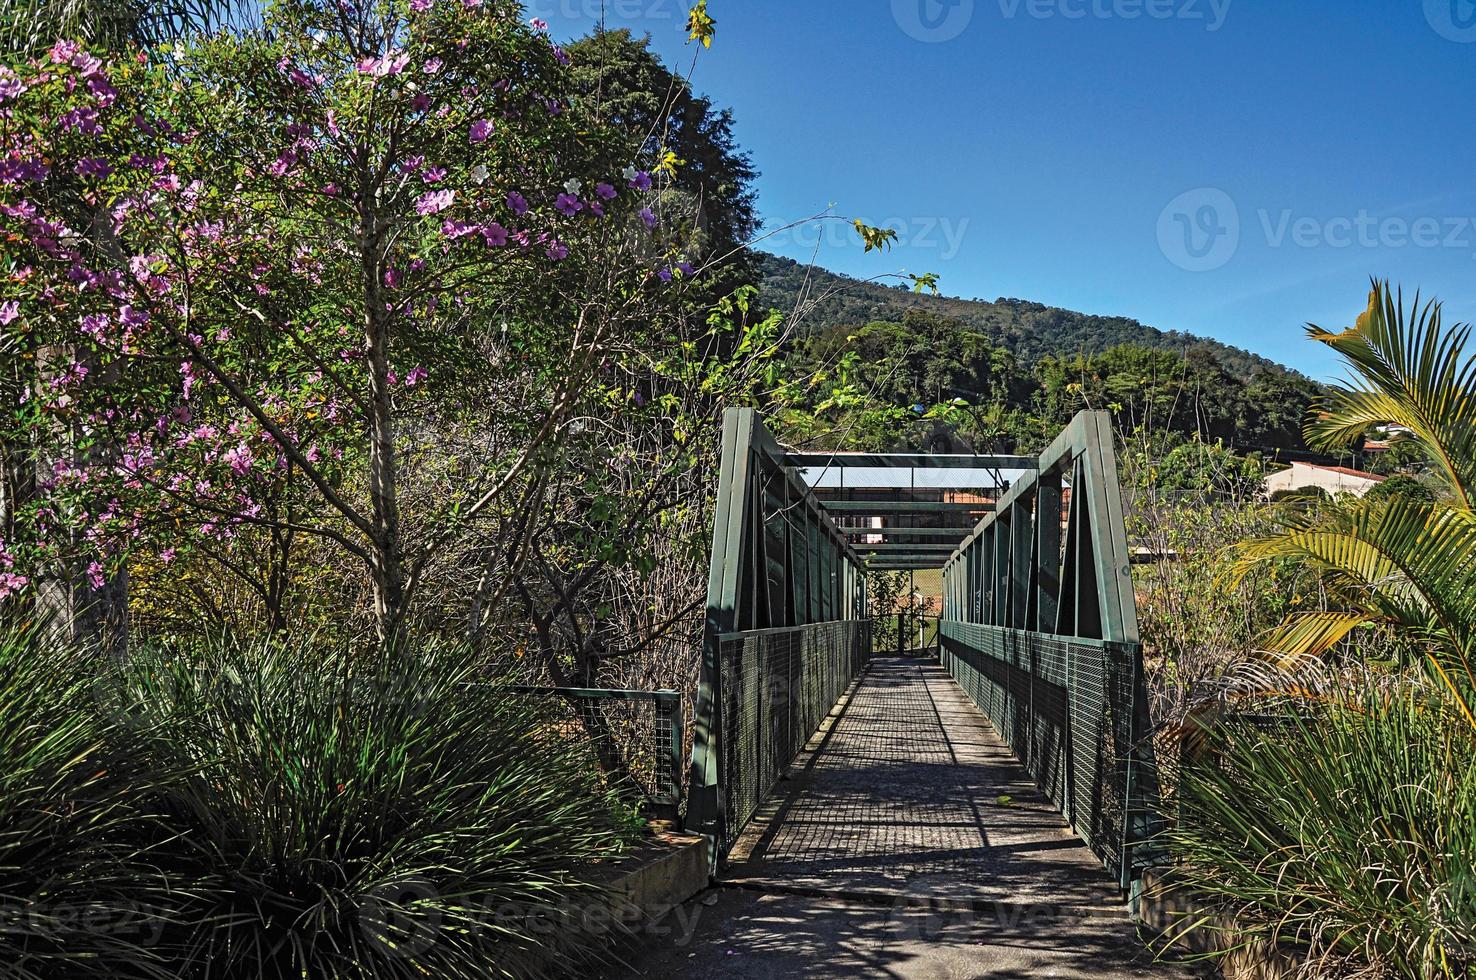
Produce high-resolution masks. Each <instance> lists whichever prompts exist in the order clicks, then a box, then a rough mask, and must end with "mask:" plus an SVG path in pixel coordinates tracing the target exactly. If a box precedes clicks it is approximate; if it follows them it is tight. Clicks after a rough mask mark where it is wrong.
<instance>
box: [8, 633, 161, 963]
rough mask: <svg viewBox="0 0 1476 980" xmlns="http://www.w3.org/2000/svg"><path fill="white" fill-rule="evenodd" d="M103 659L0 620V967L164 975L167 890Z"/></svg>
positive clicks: (144, 784) (142, 785)
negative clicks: (109, 701)
mask: <svg viewBox="0 0 1476 980" xmlns="http://www.w3.org/2000/svg"><path fill="white" fill-rule="evenodd" d="M104 670H106V667H105V665H103V664H101V663H99V661H98V660H97V659H96V658H94V657H91V656H88V655H85V654H83V653H82V652H80V651H78V650H76V649H74V648H72V647H70V646H68V645H67V644H65V643H63V642H61V641H60V640H58V639H57V638H56V637H54V636H52V635H51V634H50V633H49V632H48V631H46V630H45V629H44V628H41V627H38V626H34V625H32V626H20V627H17V626H13V625H12V626H8V627H0V974H3V975H4V976H7V977H16V978H21V980H48V978H60V977H79V976H80V977H86V976H106V977H125V976H150V975H154V976H165V975H166V974H165V973H163V972H162V971H161V963H160V961H159V959H158V957H157V956H156V954H155V952H154V949H153V947H154V945H155V942H156V940H157V939H158V936H159V933H160V931H161V929H162V921H161V916H162V915H164V914H165V913H166V910H167V906H166V904H165V896H164V895H163V893H162V892H161V890H160V889H158V888H157V887H156V885H157V883H158V882H157V879H155V878H154V877H153V876H152V875H151V873H150V872H149V870H148V869H149V856H148V854H147V853H146V851H147V848H148V845H149V842H150V840H157V839H158V835H157V833H155V832H154V831H152V830H149V829H148V825H149V821H148V816H147V813H146V810H145V809H142V808H141V807H140V802H139V801H140V796H141V794H145V793H146V792H147V790H148V786H149V779H148V776H147V775H146V774H145V773H141V772H139V771H136V769H135V767H134V765H133V762H132V760H131V758H130V754H129V749H130V745H129V740H128V737H127V733H126V732H125V731H123V730H121V729H119V728H118V726H117V725H116V724H115V719H114V717H113V716H112V715H111V714H110V713H109V712H107V711H105V710H103V708H102V702H101V701H100V700H99V699H98V698H96V697H95V696H94V695H95V694H96V693H97V690H98V688H97V684H98V678H99V677H100V676H101V674H100V671H104Z"/></svg>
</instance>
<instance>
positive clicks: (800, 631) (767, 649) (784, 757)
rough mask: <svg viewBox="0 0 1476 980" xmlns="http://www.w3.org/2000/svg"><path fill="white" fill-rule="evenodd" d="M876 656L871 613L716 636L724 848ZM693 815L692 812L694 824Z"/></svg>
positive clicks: (719, 807) (723, 849)
mask: <svg viewBox="0 0 1476 980" xmlns="http://www.w3.org/2000/svg"><path fill="white" fill-rule="evenodd" d="M870 658H871V623H870V621H869V620H844V621H839V622H830V623H813V624H810V625H808V626H794V627H787V628H780V629H767V630H752V631H749V632H745V633H728V634H725V635H722V636H720V637H718V661H719V667H720V670H721V678H720V690H721V692H722V694H721V700H722V703H721V711H720V712H719V717H720V719H721V722H720V724H721V731H720V733H719V740H718V744H719V745H721V746H723V747H724V750H723V751H722V753H721V755H720V756H719V757H718V758H717V759H715V760H714V761H715V762H717V763H718V765H719V778H718V781H717V787H718V794H717V799H716V801H715V802H716V806H717V812H716V813H714V814H712V815H711V816H713V817H717V818H718V819H717V820H716V821H715V822H713V825H714V826H715V827H716V828H717V829H716V831H715V834H714V836H715V839H716V841H717V843H718V849H719V850H720V851H721V852H723V853H726V852H727V850H728V848H729V847H730V846H731V845H732V843H733V842H734V841H735V840H737V839H738V835H739V834H741V833H742V831H743V828H744V827H745V826H746V825H747V824H748V821H749V820H750V819H752V817H753V815H754V813H755V812H757V810H758V808H759V806H760V804H762V803H763V801H764V798H765V797H767V796H768V794H769V791H770V790H772V789H773V788H774V785H775V784H776V783H778V782H779V780H780V778H781V777H782V776H783V775H784V772H785V770H786V769H788V767H789V764H790V763H791V762H793V761H794V759H795V757H796V756H797V755H799V753H800V750H801V749H803V748H804V747H805V743H807V742H808V741H809V740H810V737H811V736H812V735H814V734H815V732H816V731H818V730H819V728H820V724H821V723H822V722H823V721H824V720H825V718H826V717H827V716H828V715H829V714H830V712H831V710H832V709H834V708H835V706H836V704H837V703H838V702H839V701H840V699H841V696H842V695H843V694H845V692H846V689H847V688H848V687H850V685H851V682H852V681H854V680H855V679H856V677H857V676H859V675H860V673H861V671H862V669H863V668H864V667H865V666H866V662H867V661H868V660H869V659H870ZM693 817H697V818H698V819H700V815H697V814H689V821H688V823H689V825H690V824H691V823H692V819H691V818H693Z"/></svg>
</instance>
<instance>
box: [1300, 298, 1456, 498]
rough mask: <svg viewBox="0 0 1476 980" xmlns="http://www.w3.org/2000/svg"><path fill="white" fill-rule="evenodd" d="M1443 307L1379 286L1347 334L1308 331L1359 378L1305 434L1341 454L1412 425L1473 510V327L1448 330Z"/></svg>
mask: <svg viewBox="0 0 1476 980" xmlns="http://www.w3.org/2000/svg"><path fill="white" fill-rule="evenodd" d="M1441 318H1442V312H1441V306H1440V304H1439V303H1437V302H1434V301H1430V302H1427V303H1425V304H1424V305H1421V303H1420V299H1419V296H1418V295H1416V296H1415V299H1414V302H1413V303H1412V304H1411V306H1410V307H1409V309H1408V310H1406V308H1405V306H1404V296H1403V292H1402V291H1398V292H1394V293H1391V292H1390V290H1389V286H1388V284H1387V283H1384V282H1377V281H1376V282H1375V283H1374V284H1373V289H1372V291H1371V292H1370V294H1369V304H1368V309H1367V311H1366V312H1364V313H1363V315H1361V316H1360V317H1359V318H1358V322H1357V323H1356V324H1355V325H1354V326H1352V327H1350V328H1349V329H1347V330H1343V331H1340V332H1336V333H1334V332H1331V331H1327V330H1324V329H1322V328H1321V327H1317V326H1308V328H1307V332H1308V336H1310V337H1311V338H1312V339H1313V340H1316V341H1318V342H1320V343H1323V344H1326V345H1327V346H1329V347H1331V348H1332V349H1333V350H1335V351H1337V352H1338V353H1339V354H1341V355H1342V356H1343V358H1344V359H1345V360H1346V361H1347V362H1348V364H1349V366H1350V367H1351V368H1352V370H1353V373H1354V375H1355V378H1354V380H1352V381H1351V382H1350V383H1349V384H1347V385H1339V386H1335V387H1334V388H1333V389H1332V390H1331V392H1330V393H1329V395H1328V396H1327V397H1326V399H1324V401H1323V402H1322V404H1321V405H1320V406H1319V411H1318V413H1317V414H1316V415H1315V416H1314V417H1312V418H1311V419H1309V421H1308V422H1307V425H1306V427H1305V432H1306V437H1307V442H1308V444H1309V445H1312V446H1314V447H1318V448H1323V449H1329V450H1341V449H1344V448H1346V447H1347V446H1348V445H1349V444H1351V443H1352V442H1353V441H1354V440H1355V439H1357V438H1358V437H1359V436H1361V435H1362V434H1363V433H1364V432H1365V431H1367V429H1368V427H1369V426H1371V425H1378V424H1383V423H1392V424H1396V425H1401V426H1404V427H1405V428H1407V429H1409V430H1410V431H1411V432H1412V433H1413V438H1414V439H1415V441H1417V442H1418V443H1419V444H1420V445H1421V447H1422V448H1423V449H1424V450H1425V451H1426V453H1427V454H1428V455H1429V457H1430V459H1431V461H1432V462H1433V463H1434V465H1435V467H1436V470H1437V471H1438V472H1439V473H1440V474H1441V475H1442V476H1443V477H1444V479H1445V481H1446V483H1447V484H1449V486H1450V488H1451V490H1452V492H1453V493H1454V494H1455V495H1456V497H1457V498H1458V499H1459V501H1460V503H1461V504H1462V505H1463V506H1465V507H1468V508H1469V507H1470V506H1471V503H1472V497H1471V494H1472V492H1473V490H1476V359H1473V358H1472V357H1471V356H1470V355H1469V354H1467V352H1466V344H1467V341H1468V340H1469V339H1470V327H1469V326H1468V325H1465V324H1458V325H1457V326H1455V327H1453V328H1451V329H1449V330H1445V329H1443V327H1442V323H1441Z"/></svg>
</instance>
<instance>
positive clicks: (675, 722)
mask: <svg viewBox="0 0 1476 980" xmlns="http://www.w3.org/2000/svg"><path fill="white" fill-rule="evenodd" d="M514 690H515V691H516V692H518V693H519V694H524V695H530V696H535V697H540V698H549V699H551V700H552V701H553V703H554V704H555V705H556V706H557V707H556V709H555V713H554V718H555V724H557V725H558V726H559V729H560V732H561V733H562V734H564V735H566V736H567V737H569V738H572V739H578V740H583V741H586V742H587V743H588V745H589V748H590V752H591V753H592V754H593V756H594V759H595V761H596V762H597V763H598V764H599V768H600V772H601V773H602V774H603V776H604V779H605V781H606V783H607V785H609V786H610V787H611V788H613V789H615V790H616V791H617V792H619V793H620V794H621V795H623V796H625V797H626V798H627V799H630V800H632V801H633V802H636V803H639V804H640V805H641V806H642V808H643V809H645V810H646V811H647V812H648V813H650V815H651V816H653V817H658V818H661V819H667V820H676V819H678V817H679V813H680V809H681V803H682V780H683V776H684V773H685V767H684V765H683V759H684V753H685V751H686V741H685V739H686V733H685V725H684V716H683V713H682V696H681V694H680V693H678V692H677V691H624V690H607V689H603V688H579V687H517V688H514Z"/></svg>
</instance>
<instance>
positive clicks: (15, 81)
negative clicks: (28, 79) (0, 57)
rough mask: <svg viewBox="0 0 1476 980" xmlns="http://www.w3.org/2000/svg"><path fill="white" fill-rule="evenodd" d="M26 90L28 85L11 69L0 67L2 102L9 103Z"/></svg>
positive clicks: (0, 96)
mask: <svg viewBox="0 0 1476 980" xmlns="http://www.w3.org/2000/svg"><path fill="white" fill-rule="evenodd" d="M25 90H26V83H25V82H23V81H21V80H20V78H19V76H17V75H16V73H15V72H13V71H11V70H10V69H9V68H3V67H0V102H8V101H10V100H11V99H13V98H15V97H16V96H18V95H20V94H21V93H22V92H24V91H25Z"/></svg>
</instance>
